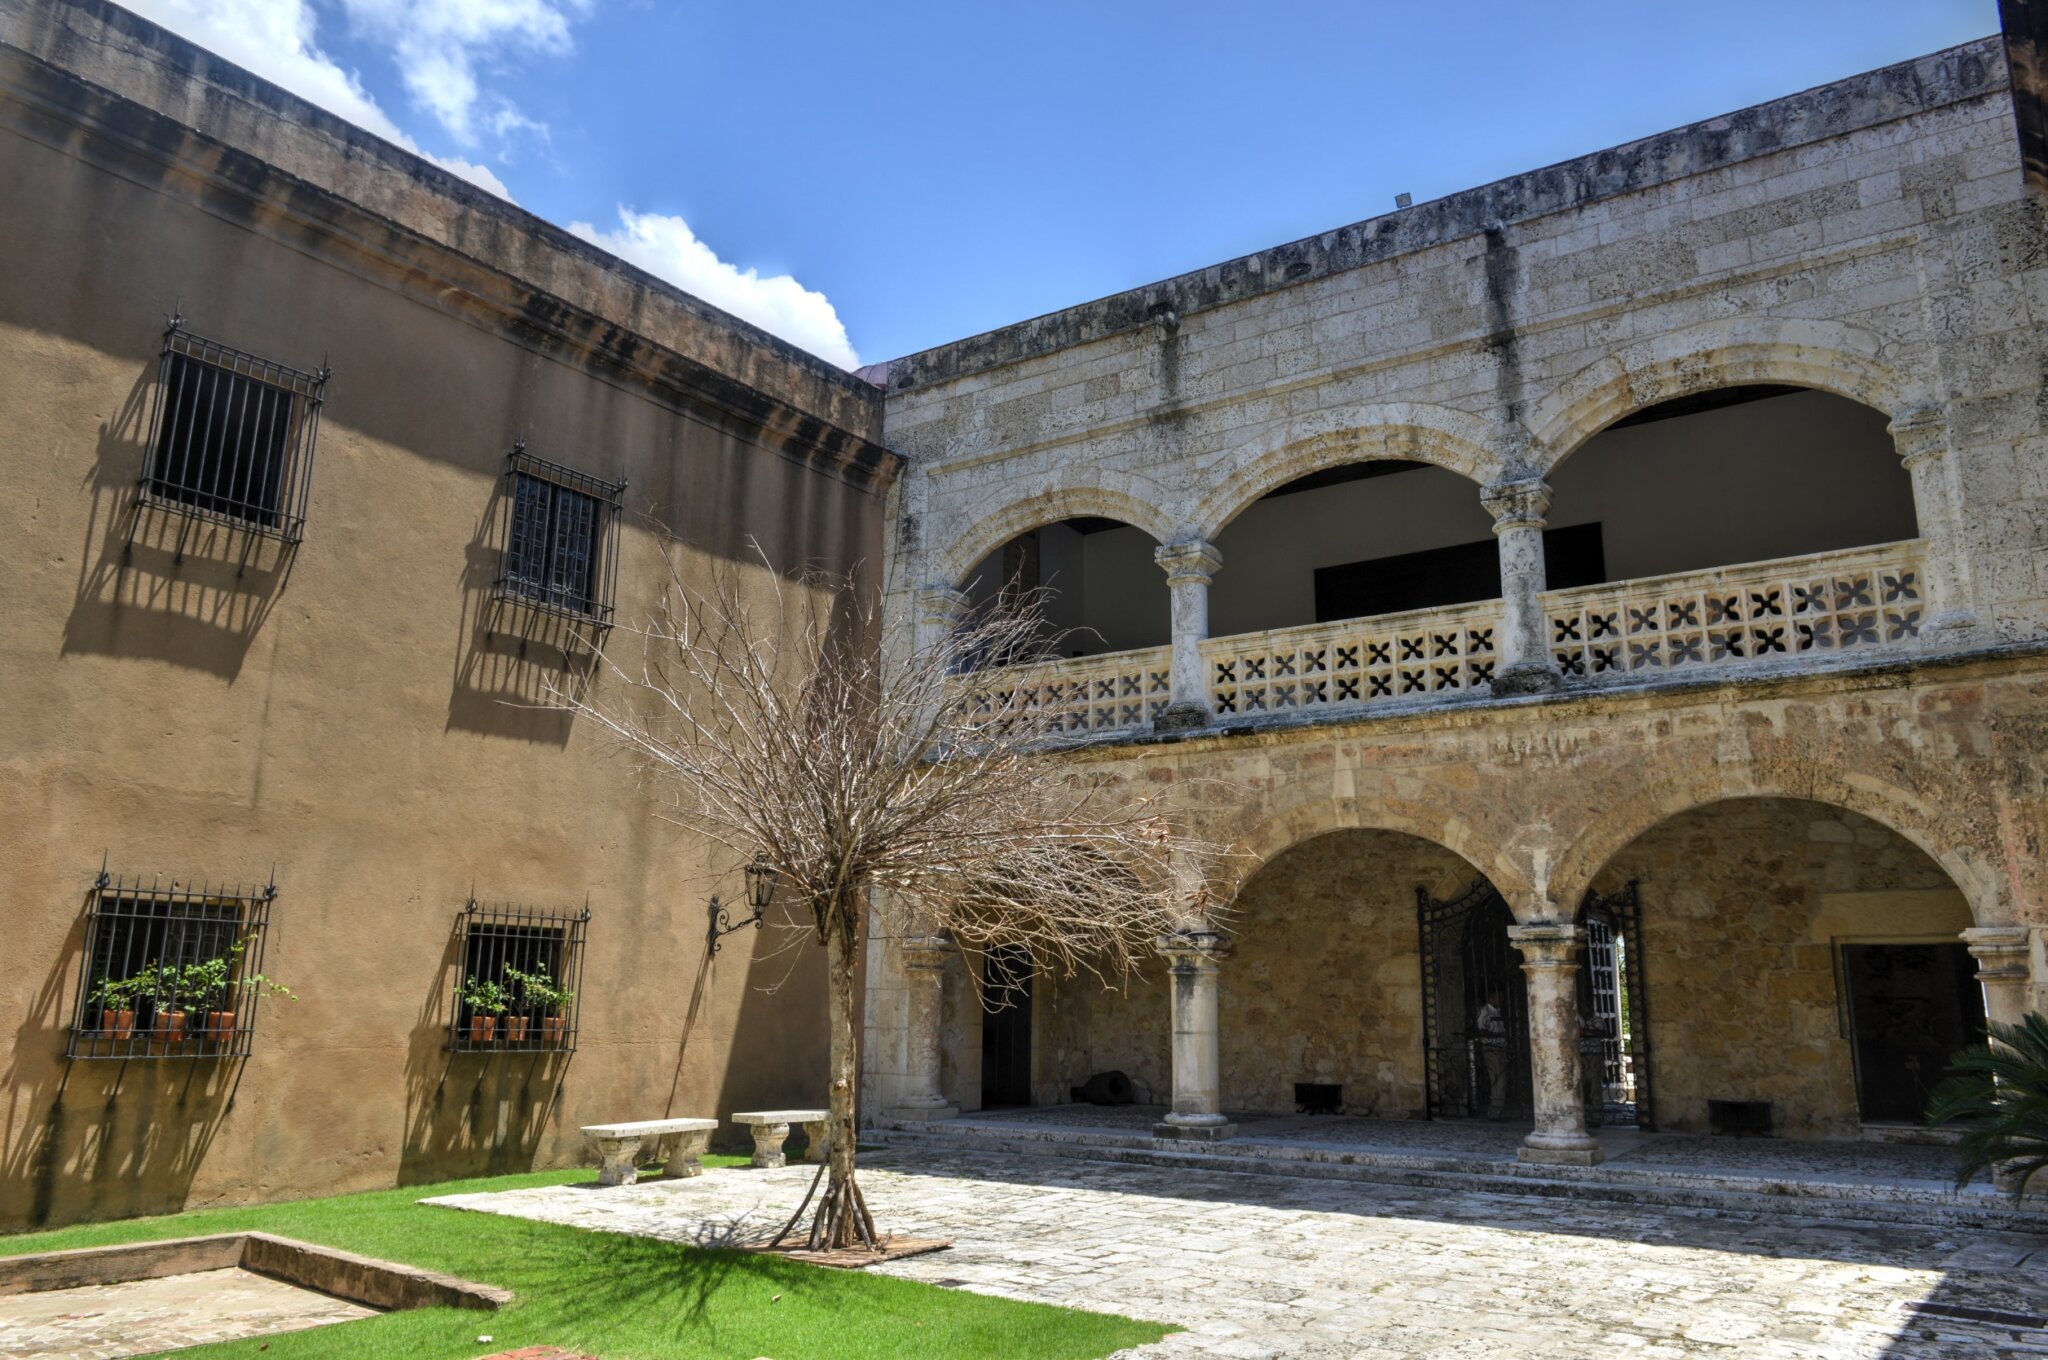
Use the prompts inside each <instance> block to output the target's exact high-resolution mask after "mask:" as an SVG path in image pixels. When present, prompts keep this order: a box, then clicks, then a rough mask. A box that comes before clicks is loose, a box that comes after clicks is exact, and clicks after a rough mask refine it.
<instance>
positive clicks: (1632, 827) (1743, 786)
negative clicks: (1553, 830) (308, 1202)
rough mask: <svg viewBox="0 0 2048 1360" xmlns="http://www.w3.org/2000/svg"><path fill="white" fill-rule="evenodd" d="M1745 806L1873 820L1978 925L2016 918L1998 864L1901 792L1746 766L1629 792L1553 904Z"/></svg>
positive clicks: (1548, 887)
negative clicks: (1657, 841)
mask: <svg viewBox="0 0 2048 1360" xmlns="http://www.w3.org/2000/svg"><path fill="white" fill-rule="evenodd" d="M1745 798H1784V799H1792V800H1798V801H1803V802H1810V803H1822V804H1826V805H1828V806H1832V807H1836V808H1840V809H1842V810H1844V811H1847V812H1854V813H1856V814H1858V815H1860V816H1863V817H1868V818H1869V819H1870V820H1871V821H1873V822H1876V823H1878V824H1879V825H1881V826H1883V827H1885V828H1886V829H1887V830H1889V831H1891V832H1893V833H1894V834H1896V835H1898V836H1900V837H1902V838H1904V839H1905V840H1907V841H1909V842H1910V843H1912V844H1913V845H1914V846H1916V847H1918V848H1919V849H1920V850H1921V851H1923V852H1924V853H1925V854H1926V855H1927V857H1928V858H1929V859H1932V860H1933V861H1934V862H1935V863H1936V864H1937V865H1939V866H1940V867H1941V870H1942V872H1943V873H1945V874H1947V875H1948V876H1949V879H1950V881H1951V882H1953V883H1954V884H1955V886H1956V889H1957V891H1959V892H1961V893H1962V895H1963V897H1964V900H1965V901H1967V902H1968V903H1969V907H1970V916H1971V919H1972V920H1973V921H1974V922H1975V923H1976V924H1977V925H1980V926H1981V925H1992V924H1999V923H2003V922H2005V921H2007V920H2008V919H2009V918H2010V915H2011V910H2010V907H2009V905H2008V897H2007V894H2006V892H2005V888H2004V882H2003V879H2002V878H2001V876H2000V873H1999V870H1998V867H1997V865H1996V864H1994V863H1992V862H1990V861H1988V860H1987V859H1986V858H1985V857H1984V856H1983V855H1982V854H1981V853H1980V852H1979V851H1978V850H1977V849H1976V848H1975V847H1974V846H1973V845H1972V843H1971V841H1970V839H1969V838H1968V837H1966V836H1963V835H1960V834H1958V833H1957V832H1956V831H1955V829H1954V828H1953V827H1952V826H1951V825H1950V824H1949V823H1950V820H1951V819H1950V818H1948V817H1946V816H1945V815H1943V814H1942V813H1941V812H1939V811H1937V810H1936V809H1934V808H1932V807H1930V806H1928V804H1927V803H1926V801H1925V800H1924V799H1922V798H1920V797H1919V796H1917V795H1915V794H1913V793H1910V792H1908V791H1906V790H1904V789H1901V788H1899V787H1898V786H1896V785H1894V784H1891V783H1888V782H1886V781H1884V780H1880V779H1876V778H1873V777H1872V776H1870V775H1867V774H1863V773H1860V772H1858V771H1854V770H1844V769H1831V768H1823V767H1821V766H1820V765H1818V764H1816V765H1814V766H1812V767H1809V768H1808V769H1806V770H1805V771H1803V772H1802V777H1801V778H1798V779H1770V778H1761V777H1759V776H1758V775H1757V773H1756V770H1755V768H1754V767H1753V766H1751V765H1749V764H1747V763H1731V764H1727V765H1723V764H1719V763H1716V764H1712V765H1707V766H1705V767H1703V768H1700V769H1697V770H1693V771H1691V772H1688V773H1686V774H1683V775H1679V776H1677V777H1675V778H1672V779H1669V780H1666V781H1664V782H1663V783H1660V784H1656V785H1653V786H1651V787H1650V788H1647V789H1633V790H1630V791H1629V794H1628V797H1627V799H1626V800H1625V801H1624V802H1622V803H1621V804H1619V805H1618V806H1617V807H1615V808H1614V809H1613V810H1611V811H1610V812H1609V813H1608V814H1607V815H1605V816H1603V817H1600V818H1598V819H1596V820H1595V821H1594V822H1593V823H1592V824H1591V825H1590V826H1588V827H1586V828H1585V830H1583V831H1582V832H1581V833H1580V834H1579V836H1578V837H1577V839H1575V840H1574V841H1573V842H1572V843H1571V844H1570V845H1569V846H1567V847H1566V848H1565V850H1564V852H1563V853H1562V854H1561V855H1559V856H1558V858H1557V860H1556V862H1555V863H1554V864H1553V865H1552V866H1551V868H1550V871H1549V874H1548V876H1547V878H1548V881H1547V882H1546V884H1545V885H1544V889H1545V893H1544V895H1545V897H1546V898H1547V900H1548V901H1550V902H1553V903H1558V904H1561V908H1562V905H1565V904H1569V905H1576V904H1577V903H1578V901H1579V900H1580V899H1581V898H1582V897H1583V896H1584V895H1585V893H1586V890H1587V889H1588V888H1589V887H1590V886H1592V883H1593V880H1594V879H1595V878H1596V877H1597V876H1598V875H1599V874H1600V872H1601V870H1603V869H1604V868H1606V867H1607V865H1608V863H1609V862H1610V861H1611V860H1613V859H1614V857H1615V856H1616V855H1618V854H1620V853H1621V852H1622V851H1623V850H1625V849H1626V848H1627V847H1628V846H1629V845H1630V844H1632V843H1633V842H1634V841H1635V840H1636V839H1637V838H1638V837H1640V836H1642V835H1643V834H1644V833H1646V832H1648V831H1650V830H1651V829H1652V828H1654V827H1656V826H1658V825H1660V824H1662V823H1663V822H1666V821H1668V820H1670V819H1671V818H1673V817H1676V816H1678V815H1679V814H1680V813H1684V812H1690V811H1691V810H1693V809H1694V808H1700V807H1706V806H1708V805H1710V804H1714V803H1725V802H1731V801H1734V800H1737V799H1745Z"/></svg>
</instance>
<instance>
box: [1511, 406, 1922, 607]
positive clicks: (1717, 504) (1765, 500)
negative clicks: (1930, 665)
mask: <svg viewBox="0 0 2048 1360" xmlns="http://www.w3.org/2000/svg"><path fill="white" fill-rule="evenodd" d="M1887 423H1888V421H1887V417H1886V416H1885V415H1884V413H1883V412H1881V411H1876V410H1873V409H1871V408H1870V407H1868V406H1865V405H1862V404H1861V403H1859V402H1855V401H1851V400H1850V399H1849V398H1847V397H1840V396H1836V395H1834V394H1833V393H1829V392H1821V391H1815V390H1813V389H1810V388H1801V387H1785V386H1744V387H1722V388H1715V389H1712V390H1709V391H1705V392H1697V393H1693V394H1691V395H1688V396H1684V397H1678V398H1674V399H1672V400H1670V401H1664V402H1659V403H1657V404H1656V405H1654V406H1648V407H1645V408H1643V409H1641V410H1639V411H1636V412H1634V413H1632V414H1630V415H1627V416H1624V417H1623V418H1622V419H1620V420H1618V421H1616V422H1614V423H1613V424H1612V425H1609V426H1608V427H1607V428H1606V429H1604V430H1602V431H1601V432H1600V433H1599V434H1597V435H1594V436H1593V437H1592V438H1591V439H1590V440H1588V441H1586V443H1585V444H1584V446H1582V447H1581V448H1579V449H1578V450H1577V451H1576V452H1574V453H1572V454H1571V456H1570V457H1568V458H1567V459H1565V460H1564V462H1563V463H1561V464H1560V465H1558V467H1557V468H1555V469H1554V470H1553V471H1552V472H1551V474H1550V485H1551V503H1550V516H1549V519H1550V526H1551V527H1550V529H1549V530H1548V531H1547V533H1546V535H1545V548H1546V558H1547V568H1548V582H1549V585H1550V588H1551V589H1553V590H1556V589H1563V588H1567V587H1572V586H1584V585H1596V584H1599V583H1601V582H1605V581H1629V580H1639V579H1642V578H1645V577H1654V576H1665V575H1670V574H1673V573H1677V572H1689V571H1698V570H1703V569H1705V568H1709V567H1721V566H1729V565H1733V564H1737V563H1746V562H1767V561H1775V560H1778V559H1781V558H1789V557H1804V556H1808V555H1811V554H1815V553H1825V552H1835V551H1839V550H1843V549H1848V548H1858V547H1865V546H1870V545H1875V544H1881V543H1892V542H1897V541H1899V540H1901V539H1908V538H1912V537H1914V536H1915V535H1916V534H1917V533H1918V532H1919V529H1918V524H1917V521H1916V519H1915V516H1914V511H1913V488H1912V480H1911V478H1910V477H1909V475H1908V474H1907V472H1906V470H1905V468H1904V467H1902V466H1901V465H1900V463H1899V457H1898V453H1897V451H1896V449H1895V448H1894V447H1893V442H1892V437H1891V434H1890V433H1889V431H1888V430H1887V428H1886V426H1887Z"/></svg>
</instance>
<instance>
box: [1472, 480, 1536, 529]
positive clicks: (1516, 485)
mask: <svg viewBox="0 0 2048 1360" xmlns="http://www.w3.org/2000/svg"><path fill="white" fill-rule="evenodd" d="M1479 503H1480V504H1481V505H1483V506H1485V507H1486V512H1487V513H1488V514H1490V515H1492V516H1493V531H1494V532H1495V533H1499V532H1500V531H1501V530H1503V529H1541V528H1542V527H1543V523H1544V516H1546V515H1548V514H1549V513H1550V483H1549V482H1546V481H1544V480H1543V479H1542V478H1541V477H1521V478H1517V479H1516V480H1514V481H1509V482H1495V483H1494V484H1493V485H1491V486H1489V487H1487V488H1486V489H1485V490H1483V491H1481V492H1480V493H1479Z"/></svg>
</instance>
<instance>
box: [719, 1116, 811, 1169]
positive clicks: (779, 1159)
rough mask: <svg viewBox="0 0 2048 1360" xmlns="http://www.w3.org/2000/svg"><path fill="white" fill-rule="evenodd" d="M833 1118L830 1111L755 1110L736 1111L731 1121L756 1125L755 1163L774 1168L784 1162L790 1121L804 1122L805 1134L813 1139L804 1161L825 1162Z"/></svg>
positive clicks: (805, 1152)
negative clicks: (828, 1128) (828, 1135)
mask: <svg viewBox="0 0 2048 1360" xmlns="http://www.w3.org/2000/svg"><path fill="white" fill-rule="evenodd" d="M831 1118H832V1112H831V1111H830V1110H753V1111H750V1112H749V1113H746V1114H740V1113H738V1112H735V1113H734V1114H733V1117H732V1122H733V1123H735V1124H746V1125H750V1126H751V1127H752V1128H753V1130H754V1165H755V1166H769V1167H773V1166H781V1165H783V1164H784V1161H785V1159H784V1157H783V1155H782V1145H783V1144H784V1143H786V1142H788V1141H789V1126H790V1125H791V1124H801V1125H803V1126H804V1136H805V1137H807V1138H808V1139H810V1146H809V1147H808V1148H806V1149H804V1160H805V1161H807V1162H822V1161H824V1160H825V1148H826V1144H827V1143H828V1142H829V1141H830V1140H829V1139H828V1138H827V1137H826V1134H825V1128H826V1122H827V1121H828V1120H830V1119H831Z"/></svg>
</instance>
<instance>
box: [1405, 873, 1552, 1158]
mask: <svg viewBox="0 0 2048 1360" xmlns="http://www.w3.org/2000/svg"><path fill="white" fill-rule="evenodd" d="M1415 896H1416V906H1417V915H1418V918H1419V921H1420V925H1421V935H1422V940H1421V944H1422V1033H1423V1061H1424V1068H1425V1071H1424V1075H1425V1078H1426V1080H1427V1084H1428V1092H1429V1117H1430V1118H1431V1119H1484V1118H1495V1119H1517V1120H1520V1119H1527V1118H1529V1117H1530V1116H1531V1112H1532V1109H1533V1107H1532V1104H1531V1101H1530V1095H1529V1092H1530V1083H1529V1001H1528V985H1527V979H1526V978H1524V977H1523V975H1522V969H1521V966H1520V963H1519V960H1518V956H1517V955H1516V953H1515V949H1514V946H1513V945H1511V944H1509V943H1508V926H1509V924H1510V923H1511V922H1512V921H1513V920H1514V917H1513V915H1512V914H1511V913H1510V912H1509V911H1508V904H1507V903H1506V902H1504V901H1502V900H1501V896H1500V894H1499V893H1497V892H1495V891H1494V890H1493V885H1492V884H1491V883H1488V882H1487V881H1486V880H1485V879H1483V878H1482V879H1480V880H1479V881H1478V882H1476V883H1474V884H1473V885H1472V886H1471V887H1470V888H1468V889H1467V890H1466V891H1465V892H1463V893H1462V894H1460V895H1459V896H1458V897H1457V898H1455V899H1454V900H1452V901H1449V902H1439V901H1437V900H1436V899H1434V898H1432V897H1431V896H1430V895H1429V892H1428V890H1427V889H1422V888H1418V889H1416V893H1415Z"/></svg>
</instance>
